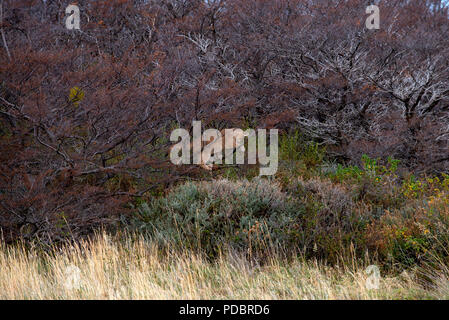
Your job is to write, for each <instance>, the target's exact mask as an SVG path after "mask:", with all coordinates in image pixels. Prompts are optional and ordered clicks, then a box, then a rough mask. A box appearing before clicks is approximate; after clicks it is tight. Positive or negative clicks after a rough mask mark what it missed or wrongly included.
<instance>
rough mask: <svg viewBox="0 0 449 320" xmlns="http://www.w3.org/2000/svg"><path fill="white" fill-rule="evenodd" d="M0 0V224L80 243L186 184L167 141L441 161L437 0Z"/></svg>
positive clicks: (444, 127)
mask: <svg viewBox="0 0 449 320" xmlns="http://www.w3.org/2000/svg"><path fill="white" fill-rule="evenodd" d="M376 3H378V5H379V6H380V13H381V25H380V29H379V30H368V29H366V28H365V19H366V18H367V16H368V15H367V14H365V9H366V6H367V5H369V4H371V1H360V0H359V1H356V0H321V1H318V0H254V1H246V0H209V1H201V0H191V1H189V0H149V1H143V0H142V1H137V0H135V1H131V0H129V1H126V0H108V1H100V0H98V1H84V0H81V1H78V6H79V8H80V10H81V30H68V29H66V27H65V23H64V19H65V8H66V6H67V5H68V4H69V1H56V0H55V1H52V0H47V1H37V0H34V1H33V0H5V1H2V14H1V21H0V23H1V41H2V49H0V59H1V63H0V126H1V127H0V151H1V152H0V227H1V230H2V232H3V235H4V236H5V237H6V238H7V239H14V238H15V237H16V236H17V235H19V234H20V233H21V234H22V236H23V235H25V236H26V235H28V234H37V235H39V236H41V237H48V236H49V235H52V237H55V236H57V235H58V234H62V233H61V232H59V233H58V232H55V230H63V232H64V233H66V234H72V235H80V234H83V233H86V232H88V231H89V230H90V229H91V228H93V227H95V226H96V225H98V224H99V223H102V222H104V221H106V220H108V219H111V217H113V216H114V213H116V212H117V211H121V210H124V207H123V206H122V204H123V203H126V202H127V201H128V200H129V197H131V196H140V195H143V194H145V192H147V191H149V190H152V189H155V188H158V187H159V186H161V185H163V184H164V183H171V182H173V181H176V180H177V179H180V178H182V177H183V176H185V175H186V174H188V173H186V172H182V171H181V170H186V169H185V168H177V169H176V170H175V169H174V168H170V164H169V163H168V161H167V158H166V147H167V143H168V139H167V137H168V134H169V132H170V130H171V129H172V128H174V127H176V126H180V127H184V128H189V127H190V126H191V123H192V120H195V119H197V120H202V121H203V124H204V125H205V126H206V127H215V128H218V129H222V128H224V127H227V126H231V125H232V126H242V127H243V126H251V127H259V128H263V127H277V128H279V129H283V130H285V131H288V130H289V128H293V127H294V128H299V130H301V131H302V133H303V135H305V136H307V137H309V138H310V139H314V140H316V141H317V142H319V143H322V144H325V145H327V146H328V148H327V149H328V150H329V151H330V152H331V154H332V155H333V156H335V157H338V158H339V159H341V160H344V161H353V162H355V161H358V160H359V159H360V155H361V154H362V153H367V154H369V155H371V156H373V157H377V156H380V157H383V156H393V157H395V158H397V159H401V160H402V162H401V164H402V165H406V166H408V167H409V168H410V169H412V170H415V171H416V172H429V171H437V172H441V171H447V165H448V163H449V148H448V147H449V145H448V138H449V117H448V116H449V114H448V111H449V110H448V109H449V45H448V42H449V38H448V36H447V35H448V25H449V24H448V10H447V7H446V6H445V5H444V1H435V0H434V1H406V0H395V1H391V0H390V1H376Z"/></svg>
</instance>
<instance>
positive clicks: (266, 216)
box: [134, 178, 301, 257]
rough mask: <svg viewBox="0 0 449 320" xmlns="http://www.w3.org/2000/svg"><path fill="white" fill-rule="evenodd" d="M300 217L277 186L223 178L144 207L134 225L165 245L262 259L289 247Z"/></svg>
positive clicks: (190, 185) (177, 190)
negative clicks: (231, 250) (235, 251)
mask: <svg viewBox="0 0 449 320" xmlns="http://www.w3.org/2000/svg"><path fill="white" fill-rule="evenodd" d="M300 214H301V210H300V208H298V207H297V206H296V204H295V203H294V202H293V201H292V200H291V199H289V198H288V197H287V195H286V194H284V193H282V192H281V191H280V188H279V186H278V185H277V184H276V183H273V182H270V181H267V180H264V179H260V178H255V179H253V180H252V181H251V182H249V181H247V180H243V181H238V182H231V181H228V180H224V179H223V180H216V181H211V182H200V183H193V182H188V183H186V184H184V185H181V186H178V187H176V188H175V189H174V190H172V191H171V192H170V193H169V194H168V195H167V196H166V197H165V198H161V199H155V200H153V201H151V202H150V203H148V204H146V203H145V204H143V205H141V206H140V207H139V209H138V212H137V213H136V215H135V216H134V226H135V227H137V228H139V229H140V230H142V231H144V232H146V233H148V234H149V236H151V237H153V238H155V239H157V240H158V241H160V242H162V243H165V242H166V241H171V242H173V240H174V242H175V243H177V244H178V245H180V246H184V247H185V246H187V247H189V248H192V249H199V250H203V251H205V252H206V253H207V254H208V255H209V256H211V257H213V256H215V255H217V254H218V253H219V252H220V251H221V250H223V249H227V248H234V249H239V250H242V249H243V250H247V252H248V253H249V254H251V255H253V254H262V255H263V254H264V251H265V250H267V249H270V248H273V247H274V246H280V245H284V244H285V243H287V242H288V238H289V232H288V229H289V228H291V226H292V225H293V224H294V222H295V220H297V218H298V216H299V215H300Z"/></svg>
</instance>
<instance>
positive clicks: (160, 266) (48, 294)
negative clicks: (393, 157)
mask: <svg viewBox="0 0 449 320" xmlns="http://www.w3.org/2000/svg"><path fill="white" fill-rule="evenodd" d="M162 251H163V250H160V248H157V247H156V246H155V245H152V244H150V243H148V242H145V241H144V240H143V239H141V238H139V239H137V240H126V241H124V240H121V241H118V240H112V239H111V238H110V237H108V236H106V235H101V236H98V237H96V238H95V240H92V241H86V242H82V243H81V244H79V245H76V246H67V247H65V248H63V249H58V250H56V249H55V251H53V253H51V254H48V253H43V252H42V251H39V250H36V249H31V250H25V249H24V248H23V247H4V246H0V270H1V272H0V299H405V298H408V299H410V298H414V299H420V298H425V299H429V298H430V299H432V298H433V299H447V298H448V297H449V290H448V287H449V285H448V284H449V279H448V277H447V275H446V276H444V275H440V274H437V275H434V276H433V277H434V278H438V281H437V282H436V285H435V286H434V287H433V289H431V290H430V289H427V290H425V289H423V288H422V287H421V286H419V285H418V284H417V283H416V281H414V280H413V277H411V276H407V275H406V276H402V277H385V276H384V277H382V278H381V281H380V288H379V289H378V290H368V289H367V288H366V285H365V283H366V278H367V275H366V274H365V273H364V268H359V271H356V272H351V271H349V270H342V269H336V268H329V267H324V266H321V265H319V264H318V263H313V262H304V261H302V260H301V259H299V258H298V259H294V260H293V261H291V262H289V263H287V262H284V261H283V260H282V259H276V258H273V259H272V260H271V261H270V262H269V263H268V264H266V265H264V266H263V267H257V266H254V265H251V263H249V262H248V261H247V260H246V259H245V258H242V257H241V256H235V255H230V254H228V255H224V256H222V257H221V258H219V259H218V260H217V261H216V262H208V261H207V260H206V259H204V258H202V257H201V256H198V255H195V254H190V253H188V252H185V253H179V252H178V253H177V252H174V251H171V252H168V251H167V250H165V251H164V252H162ZM78 271H79V278H77V277H78V274H77V272H78Z"/></svg>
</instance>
